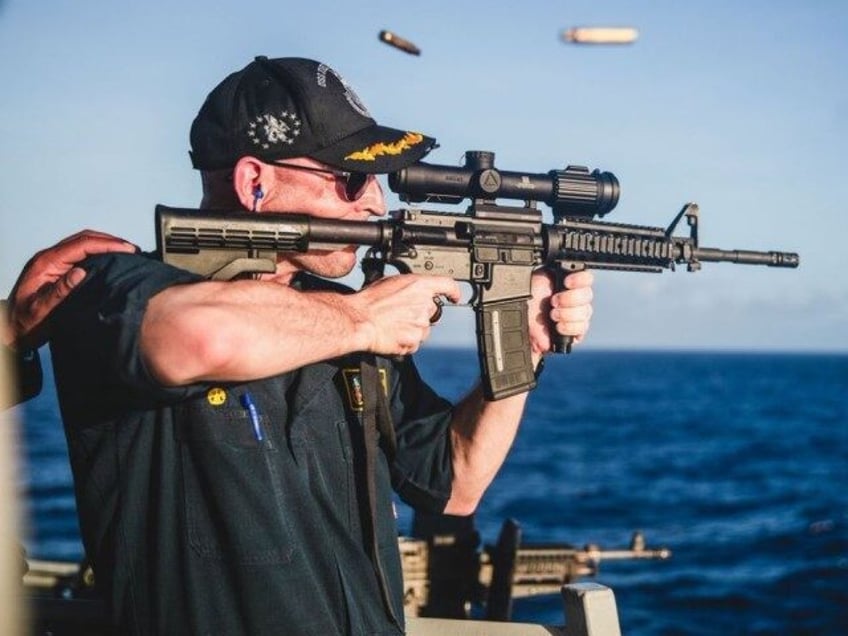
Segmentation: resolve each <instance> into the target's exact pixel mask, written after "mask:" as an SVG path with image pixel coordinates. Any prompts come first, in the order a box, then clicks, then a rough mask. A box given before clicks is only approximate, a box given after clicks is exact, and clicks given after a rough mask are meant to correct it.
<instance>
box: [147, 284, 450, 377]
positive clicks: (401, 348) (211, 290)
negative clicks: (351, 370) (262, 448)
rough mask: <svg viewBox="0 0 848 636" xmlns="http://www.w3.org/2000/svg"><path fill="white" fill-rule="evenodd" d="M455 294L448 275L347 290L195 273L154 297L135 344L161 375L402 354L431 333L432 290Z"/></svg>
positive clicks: (236, 372)
mask: <svg viewBox="0 0 848 636" xmlns="http://www.w3.org/2000/svg"><path fill="white" fill-rule="evenodd" d="M437 296H446V297H447V298H449V299H451V300H453V301H458V300H459V298H460V291H459V287H458V285H457V284H456V282H455V281H454V280H453V279H451V278H447V277H438V276H417V275H411V274H410V275H403V276H389V277H386V278H384V279H381V280H379V281H377V282H375V283H373V284H371V285H369V286H368V287H366V288H365V289H363V290H361V291H359V292H356V293H352V294H338V293H333V292H318V291H309V292H303V291H298V290H295V289H292V288H291V287H289V286H287V285H283V284H279V283H274V282H265V281H234V282H225V283H220V282H211V281H207V282H200V283H194V284H190V285H176V286H173V287H169V288H168V289H165V290H164V291H162V292H160V293H158V294H156V295H155V296H154V297H153V298H151V300H150V302H149V303H148V305H147V309H146V311H145V314H144V318H143V320H142V327H141V352H142V356H143V359H144V362H145V364H146V366H147V368H148V370H149V371H150V373H151V374H152V375H153V377H154V378H156V379H157V380H158V381H159V382H161V383H162V384H163V385H166V386H181V385H185V384H191V383H193V382H199V381H210V380H230V381H239V380H253V379H257V378H262V377H268V376H271V375H276V374H279V373H285V372H286V371H291V370H293V369H298V368H300V367H303V366H305V365H307V364H311V363H314V362H318V361H321V360H329V359H331V358H335V357H338V356H341V355H344V354H347V353H352V352H356V351H369V352H372V353H377V354H381V355H405V354H409V353H413V352H415V351H417V350H418V347H419V346H420V345H421V343H422V342H423V341H424V340H425V339H426V338H427V336H428V335H429V333H430V328H431V324H430V318H431V317H432V316H433V314H434V313H435V312H436V309H437V307H436V305H435V303H434V302H433V298H434V297H437Z"/></svg>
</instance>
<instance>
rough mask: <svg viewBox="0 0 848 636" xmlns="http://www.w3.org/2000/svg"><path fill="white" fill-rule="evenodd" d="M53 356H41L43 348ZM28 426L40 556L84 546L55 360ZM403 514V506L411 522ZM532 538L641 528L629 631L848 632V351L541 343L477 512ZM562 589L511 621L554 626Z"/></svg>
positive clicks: (33, 521) (23, 476) (65, 555)
mask: <svg viewBox="0 0 848 636" xmlns="http://www.w3.org/2000/svg"><path fill="white" fill-rule="evenodd" d="M44 355H46V354H44ZM416 357H417V359H418V361H419V367H420V369H421V372H422V375H423V376H424V377H425V378H426V379H427V380H428V381H429V382H430V383H431V384H432V385H433V386H435V387H436V388H437V389H438V390H439V391H440V392H441V393H442V394H443V395H445V396H446V397H449V398H457V397H460V396H461V395H462V394H463V393H464V392H465V391H466V390H467V389H468V388H469V387H470V385H471V383H472V381H473V379H474V378H475V377H476V373H477V359H476V352H475V351H473V350H459V349H435V348H426V347H425V348H424V349H423V350H422V351H421V352H420V353H419V354H417V355H416ZM45 362H46V363H47V365H48V369H47V376H48V377H46V380H45V385H46V387H47V388H46V389H45V391H44V392H43V394H42V395H41V396H39V397H38V398H36V399H35V400H32V401H31V402H29V403H27V404H25V405H23V406H21V407H18V409H19V412H20V414H21V416H22V418H23V419H24V422H25V426H24V427H23V434H22V436H21V439H20V446H21V448H20V454H21V456H22V457H23V458H24V462H23V465H22V467H21V471H20V477H19V485H20V493H21V496H22V498H23V500H24V501H26V502H27V514H28V517H29V524H30V529H29V533H28V536H27V537H26V538H25V539H24V544H25V547H26V549H27V552H28V553H29V555H30V556H33V557H38V558H48V559H79V558H80V557H81V552H82V548H81V544H80V541H79V536H78V527H77V522H76V517H75V509H74V498H73V490H72V484H71V475H70V469H69V466H68V460H67V454H66V446H65V439H64V434H63V432H62V428H61V424H60V421H59V417H58V411H57V407H56V397H55V392H54V391H53V390H52V379H51V378H50V371H49V360H46V359H45ZM410 519H411V513H410V511H408V510H403V509H402V510H401V515H400V521H401V530H402V531H404V530H405V529H406V525H407V524H408V523H409V520H410ZM505 519H514V520H515V521H517V522H518V523H519V524H520V525H521V528H522V536H523V540H524V541H525V542H528V543H542V542H567V543H570V544H573V545H575V546H578V547H582V546H583V545H585V544H588V543H593V544H598V545H600V546H601V547H602V548H610V549H612V548H621V547H626V546H627V545H628V544H629V541H630V537H631V535H632V533H633V532H634V531H635V530H639V531H641V532H643V533H644V536H645V538H646V542H647V545H648V547H667V548H669V549H670V550H671V551H672V553H673V556H672V558H671V559H669V560H667V561H649V560H640V561H611V562H602V563H601V565H600V571H599V573H598V575H597V576H596V577H595V579H594V580H595V581H597V582H598V583H601V584H603V585H606V586H609V587H610V588H612V590H613V592H614V593H615V598H616V603H617V606H618V613H619V622H620V624H621V628H622V631H623V633H624V634H629V635H632V634H649V635H653V634H668V635H671V634H694V635H701V634H703V635H712V634H721V635H727V634H816V635H825V634H848V355H823V354H768V353H706V352H618V351H593V350H584V348H578V349H577V350H576V351H575V352H574V353H572V354H571V355H569V356H549V357H548V364H547V368H546V369H545V372H544V374H543V375H542V377H541V382H540V386H539V388H537V390H536V391H535V392H534V394H533V395H532V397H531V398H530V400H529V403H528V407H527V411H526V415H525V418H524V422H523V424H522V427H521V431H520V433H519V437H518V439H517V440H516V442H515V445H514V447H513V449H512V452H511V453H510V456H509V458H508V460H507V462H506V464H505V465H504V466H503V468H502V470H501V472H500V473H499V475H498V477H497V478H496V480H495V482H494V483H493V484H492V486H491V488H490V489H489V491H488V492H487V494H486V496H485V498H484V500H483V502H482V503H481V505H480V507H479V509H478V511H477V514H476V524H477V527H478V530H479V531H480V533H481V535H482V537H483V541H484V542H486V543H494V542H495V541H496V540H497V536H498V533H499V531H500V528H501V524H502V523H503V521H504V520H505ZM562 616H563V615H562V607H561V602H560V600H559V598H558V596H556V595H550V596H541V597H534V598H528V599H518V600H516V602H515V604H514V608H513V619H514V620H518V621H527V622H539V623H546V624H562V622H563V618H562Z"/></svg>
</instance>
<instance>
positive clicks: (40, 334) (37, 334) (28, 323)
mask: <svg viewBox="0 0 848 636" xmlns="http://www.w3.org/2000/svg"><path fill="white" fill-rule="evenodd" d="M136 251H138V248H137V247H136V246H135V245H133V244H132V243H128V242H127V241H124V240H122V239H119V238H116V237H114V236H111V235H110V234H104V233H103V232H95V231H94V230H83V231H81V232H77V233H76V234H74V235H73V236H69V237H68V238H66V239H63V240H62V241H59V242H58V243H57V244H56V245H54V246H52V247H48V248H47V249H45V250H42V251H40V252H38V253H37V254H36V255H35V256H33V257H32V258H31V259H30V260H29V262H28V263H27V264H26V266H25V267H24V269H23V271H22V272H21V274H20V276H19V277H18V280H17V282H16V283H15V286H14V288H13V289H12V294H11V296H10V297H9V301H8V323H6V324H2V328H0V331H2V338H3V344H4V345H6V346H8V347H11V348H15V349H34V348H37V347H40V346H41V345H42V344H44V342H45V341H46V339H47V337H48V329H47V321H46V319H47V316H48V315H49V314H50V312H51V311H53V310H54V309H55V308H56V306H57V305H58V304H59V303H60V302H62V300H64V299H65V298H66V297H67V296H68V294H69V293H70V292H71V290H72V289H73V288H74V287H76V286H77V285H79V283H81V282H82V280H83V279H84V278H85V271H84V270H83V269H82V268H80V267H76V264H77V263H79V262H80V261H83V260H85V258H86V257H88V256H91V255H92V254H102V253H104V252H127V253H132V252H136ZM5 319H6V316H2V317H0V320H2V321H3V323H5Z"/></svg>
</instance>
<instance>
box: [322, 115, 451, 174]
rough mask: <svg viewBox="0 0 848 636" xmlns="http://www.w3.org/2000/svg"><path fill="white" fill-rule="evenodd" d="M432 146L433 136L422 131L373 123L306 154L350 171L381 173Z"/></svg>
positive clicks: (414, 158)
mask: <svg viewBox="0 0 848 636" xmlns="http://www.w3.org/2000/svg"><path fill="white" fill-rule="evenodd" d="M435 146H436V140H435V139H433V138H432V137H427V136H426V135H422V134H421V133H416V132H408V131H404V130H398V129H396V128H386V127H385V126H377V125H374V126H369V127H368V128H364V129H362V130H360V131H359V132H356V133H354V134H352V135H350V136H348V137H345V138H344V139H342V140H341V141H337V142H336V143H335V144H333V145H332V146H328V147H327V148H322V149H321V150H318V151H316V152H313V153H310V154H309V156H310V157H312V158H313V159H317V160H318V161H321V162H323V163H326V164H327V165H330V166H333V167H335V168H341V169H342V170H348V171H350V172H367V173H370V174H384V173H388V172H397V171H398V170H402V169H403V168H406V167H407V166H410V165H412V164H413V163H415V162H417V161H420V160H421V159H422V158H423V157H424V156H425V155H426V154H427V153H428V152H430V151H431V150H432V149H433V148H434V147H435Z"/></svg>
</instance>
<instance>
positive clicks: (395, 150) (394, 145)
mask: <svg viewBox="0 0 848 636" xmlns="http://www.w3.org/2000/svg"><path fill="white" fill-rule="evenodd" d="M422 141H424V135H422V134H421V133H414V132H408V133H406V134H405V135H404V136H403V137H402V138H401V139H398V140H397V141H393V142H391V143H383V142H382V141H381V142H380V143H376V144H373V145H371V146H368V147H367V148H363V149H362V150H357V151H356V152H353V153H351V154H349V155H348V156H347V157H345V159H350V160H351V161H375V160H376V159H377V157H382V156H383V155H399V154H401V153H402V152H405V151H407V150H409V149H411V148H412V147H413V146H417V145H418V144H420V143H421V142H422Z"/></svg>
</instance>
